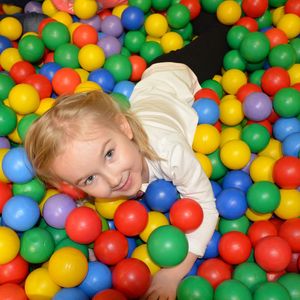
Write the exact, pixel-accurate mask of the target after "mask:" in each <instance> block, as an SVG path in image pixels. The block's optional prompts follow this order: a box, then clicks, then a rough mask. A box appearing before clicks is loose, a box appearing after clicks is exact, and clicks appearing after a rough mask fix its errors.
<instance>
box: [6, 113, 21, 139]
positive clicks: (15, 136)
mask: <svg viewBox="0 0 300 300" xmlns="http://www.w3.org/2000/svg"><path fill="white" fill-rule="evenodd" d="M20 120H21V118H20V115H18V123H19V122H20ZM8 138H9V139H10V140H11V141H12V142H14V143H16V144H21V143H22V139H21V137H20V135H19V132H18V127H17V128H16V129H15V130H14V131H13V132H11V133H10V134H9V135H8Z"/></svg>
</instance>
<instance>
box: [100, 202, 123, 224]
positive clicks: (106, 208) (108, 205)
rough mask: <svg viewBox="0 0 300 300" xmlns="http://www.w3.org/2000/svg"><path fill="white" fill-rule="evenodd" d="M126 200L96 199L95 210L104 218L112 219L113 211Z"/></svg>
mask: <svg viewBox="0 0 300 300" xmlns="http://www.w3.org/2000/svg"><path fill="white" fill-rule="evenodd" d="M125 201H126V200H124V199H120V200H113V201H111V200H109V201H108V200H105V199H96V200H95V206H96V210H97V212H98V213H99V214H100V215H101V216H102V217H103V218H105V219H110V220H112V219H113V218H114V215H115V212H116V210H117V208H118V207H119V205H120V204H122V203H123V202H125Z"/></svg>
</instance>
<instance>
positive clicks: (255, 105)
mask: <svg viewBox="0 0 300 300" xmlns="http://www.w3.org/2000/svg"><path fill="white" fill-rule="evenodd" d="M243 110H244V114H245V116H246V117H247V118H248V119H250V120H252V121H262V120H265V119H266V118H268V117H269V116H270V114H271V113H272V101H271V99H270V97H269V96H268V95H267V94H265V93H262V92H255V93H251V94H250V95H248V96H247V97H246V98H245V100H244V102H243Z"/></svg>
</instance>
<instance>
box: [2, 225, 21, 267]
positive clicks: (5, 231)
mask: <svg viewBox="0 0 300 300" xmlns="http://www.w3.org/2000/svg"><path fill="white" fill-rule="evenodd" d="M19 250H20V239H19V237H18V235H17V233H16V232H15V231H13V230H12V229H10V228H9V227H4V226H0V264H6V263H8V262H10V261H12V260H13V259H14V258H15V257H16V256H17V254H18V253H19Z"/></svg>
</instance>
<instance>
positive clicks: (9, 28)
mask: <svg viewBox="0 0 300 300" xmlns="http://www.w3.org/2000/svg"><path fill="white" fill-rule="evenodd" d="M22 30H23V29H22V24H21V22H20V21H19V20H18V19H17V18H14V17H13V16H11V17H9V16H8V17H5V18H3V19H2V20H1V22H0V34H1V35H3V36H4V37H7V38H8V39H9V40H11V41H15V40H17V39H18V38H19V37H20V36H21V34H22Z"/></svg>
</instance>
